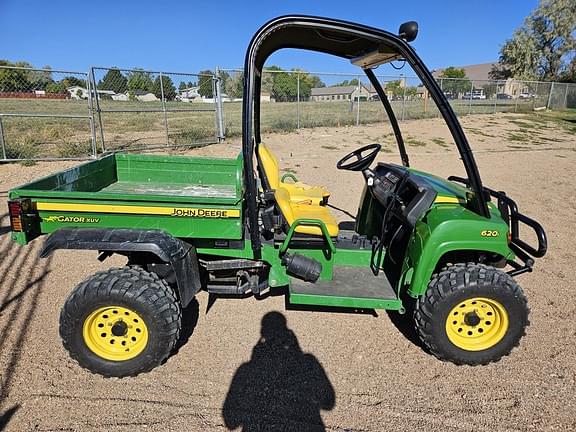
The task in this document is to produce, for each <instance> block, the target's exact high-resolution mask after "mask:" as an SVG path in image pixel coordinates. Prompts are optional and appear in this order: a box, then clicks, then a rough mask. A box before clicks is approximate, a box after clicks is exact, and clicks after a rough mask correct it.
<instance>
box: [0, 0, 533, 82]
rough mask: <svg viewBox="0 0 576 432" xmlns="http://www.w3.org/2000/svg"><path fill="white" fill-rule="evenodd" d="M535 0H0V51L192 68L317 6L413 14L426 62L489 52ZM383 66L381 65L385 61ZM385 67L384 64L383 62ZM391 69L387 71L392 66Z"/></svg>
mask: <svg viewBox="0 0 576 432" xmlns="http://www.w3.org/2000/svg"><path fill="white" fill-rule="evenodd" d="M537 3H538V1H537V0H497V1H495V0H485V1H479V0H445V1H442V0H411V1H403V2H399V1H390V0H381V1H378V2H374V1H358V2H355V1H350V0H347V1H342V0H331V1H325V0H307V1H304V0H290V1H280V0H268V1H266V2H263V1H248V0H243V1H225V0H218V1H199V0H190V1H183V0H179V1H175V0H163V1H159V0H155V1H148V0H139V1H133V0H115V1H110V0H95V1H89V2H78V1H75V2H71V1H68V2H65V1H61V0H49V1H46V0H34V1H26V0H0V59H6V60H10V61H17V60H24V61H28V62H29V63H32V64H33V65H34V66H37V67H42V66H45V65H50V66H51V67H52V68H53V69H64V70H73V71H75V70H78V71H86V70H87V69H88V68H89V67H90V66H105V67H111V66H116V67H120V68H134V67H140V68H144V69H147V70H154V71H158V70H162V71H169V72H198V71H200V70H204V69H212V70H213V69H214V68H215V67H216V66H219V67H221V68H234V67H239V66H241V65H242V64H243V59H244V53H245V49H246V46H247V44H248V42H249V41H250V38H251V37H252V34H253V33H254V32H255V31H256V30H257V29H258V28H259V27H260V26H261V25H262V24H264V23H265V22H266V21H268V20H269V19H271V18H273V17H275V16H279V15H285V14H307V15H321V16H327V17H331V18H339V19H345V20H348V21H355V22H359V23H362V24H367V25H370V26H373V27H378V28H382V29H385V30H389V31H392V32H396V31H397V29H398V26H399V25H400V24H401V23H402V22H404V21H409V20H415V21H417V22H418V23H419V26H420V32H419V35H418V38H417V39H416V41H415V42H413V43H412V44H413V45H414V46H415V48H416V50H417V52H418V53H419V55H420V57H421V58H422V59H423V60H424V62H425V63H426V64H427V65H428V67H429V68H430V69H438V68H443V67H447V66H464V65H469V64H477V63H487V62H491V61H495V60H497V59H498V52H499V49H500V47H501V46H502V44H503V43H504V41H505V40H506V39H507V38H509V37H511V35H512V33H513V32H514V29H515V28H517V27H518V26H520V25H521V24H522V22H523V21H524V18H525V17H526V16H527V15H528V14H529V13H530V11H531V10H532V9H534V8H535V7H536V6H537ZM272 64H276V65H278V66H281V67H283V68H286V69H291V68H301V69H305V70H308V71H315V72H324V71H326V72H346V73H348V72H357V71H358V69H357V68H356V67H355V66H353V65H351V64H349V63H347V62H346V61H344V60H342V59H338V58H334V57H330V56H328V55H322V54H317V53H307V52H303V51H298V50H283V51H280V52H278V53H276V54H274V55H273V56H272V57H271V58H270V59H269V61H268V62H267V65H272ZM386 67H388V68H389V67H390V66H386ZM379 72H381V73H385V72H394V71H392V70H384V71H381V70H379ZM395 75H397V72H396V73H395Z"/></svg>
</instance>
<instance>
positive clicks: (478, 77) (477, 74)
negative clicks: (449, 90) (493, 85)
mask: <svg viewBox="0 0 576 432" xmlns="http://www.w3.org/2000/svg"><path fill="white" fill-rule="evenodd" d="M496 63H497V62H492V63H480V64H474V65H468V66H457V67H456V69H464V72H465V73H466V77H467V78H468V79H469V80H472V81H488V80H490V71H491V70H492V66H494V65H495V64H496ZM443 71H444V69H438V70H435V71H434V72H433V73H432V75H434V77H435V78H439V77H440V76H441V75H442V72H443Z"/></svg>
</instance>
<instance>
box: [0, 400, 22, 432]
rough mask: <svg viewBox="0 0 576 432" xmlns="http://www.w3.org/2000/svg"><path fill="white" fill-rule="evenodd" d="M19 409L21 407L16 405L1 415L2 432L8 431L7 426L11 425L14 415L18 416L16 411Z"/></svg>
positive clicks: (0, 425)
mask: <svg viewBox="0 0 576 432" xmlns="http://www.w3.org/2000/svg"><path fill="white" fill-rule="evenodd" d="M19 408H20V405H14V406H13V407H12V408H10V409H8V410H6V412H4V413H2V414H0V431H3V430H4V429H6V426H8V423H10V419H11V418H12V416H13V415H14V414H16V411H18V409H19Z"/></svg>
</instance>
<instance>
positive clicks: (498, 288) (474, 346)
mask: <svg viewBox="0 0 576 432" xmlns="http://www.w3.org/2000/svg"><path fill="white" fill-rule="evenodd" d="M528 313H529V310H528V305H527V301H526V297H525V296H524V293H523V292H522V289H521V288H520V286H518V284H517V283H516V282H515V281H514V279H512V277H511V276H509V275H508V274H506V273H504V272H502V271H500V270H497V269H495V268H493V267H490V266H486V265H483V264H456V265H454V266H451V267H447V268H445V269H443V270H442V271H441V272H439V273H438V274H436V275H434V276H433V277H432V280H431V281H430V284H429V285H428V289H427V291H426V294H425V295H424V296H422V297H421V298H420V299H418V301H417V303H416V308H415V311H414V319H415V324H416V330H417V332H418V334H419V337H420V339H421V340H422V342H423V343H424V345H425V346H426V348H428V350H429V351H430V352H431V353H432V354H434V355H435V356H436V357H438V358H439V359H441V360H447V361H451V362H453V363H456V364H469V365H478V364H487V363H490V362H494V361H498V360H499V359H500V358H501V357H503V356H505V355H507V354H509V353H510V351H511V350H512V349H513V348H514V347H515V346H517V345H518V343H519V341H520V339H521V338H522V336H523V335H524V333H525V329H526V326H527V325H528Z"/></svg>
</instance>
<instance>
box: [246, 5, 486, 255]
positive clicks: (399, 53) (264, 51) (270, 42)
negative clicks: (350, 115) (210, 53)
mask: <svg viewBox="0 0 576 432" xmlns="http://www.w3.org/2000/svg"><path fill="white" fill-rule="evenodd" d="M284 48H296V49H304V50H309V51H317V52H322V53H326V54H332V55H335V56H338V57H342V58H345V59H349V60H351V59H354V58H358V57H361V56H363V55H366V54H368V53H369V52H374V51H380V52H382V51H384V52H388V53H390V54H391V55H392V56H395V58H402V59H404V60H405V61H406V62H408V64H409V65H410V66H411V67H412V69H413V70H414V72H415V73H416V75H417V76H418V78H420V80H421V81H422V83H423V84H424V86H425V87H426V89H427V90H428V92H429V94H430V96H431V97H432V100H433V101H434V102H435V103H436V105H437V106H438V109H439V111H440V113H441V114H442V117H443V118H444V121H445V122H446V125H447V126H448V129H449V130H450V132H451V134H452V137H453V139H454V142H455V143H456V147H457V148H458V152H459V153H460V157H461V159H462V162H463V164H464V167H465V169H466V174H467V178H468V184H469V186H470V189H471V190H472V192H473V196H472V199H471V201H470V203H471V209H472V210H474V211H475V212H476V213H478V214H479V215H481V216H484V217H486V218H489V217H490V213H489V210H488V206H487V202H486V196H485V194H484V193H483V186H482V180H481V179H480V173H479V172H478V167H477V165H476V161H475V160H474V156H473V154H472V149H471V148H470V145H469V144H468V140H467V139H466V136H465V135H464V131H463V130H462V127H461V126H460V123H459V122H458V119H457V117H456V114H455V113H454V111H453V110H452V108H451V106H450V104H449V102H448V101H447V100H446V97H445V96H444V93H443V92H442V90H441V89H440V87H439V86H438V84H437V83H436V80H435V79H434V77H433V76H432V74H431V73H430V71H429V70H428V68H427V67H426V66H425V65H424V63H423V62H422V60H421V59H420V57H418V55H417V54H416V52H415V51H414V49H413V48H412V47H411V46H410V45H409V44H408V43H407V42H406V41H404V40H403V39H402V38H400V37H399V36H397V35H395V34H392V33H390V32H387V31H384V30H380V29H377V28H374V27H368V26H364V25H361V24H356V23H351V22H347V21H341V20H335V19H330V18H322V17H314V16H306V15H289V16H281V17H278V18H275V19H273V20H271V21H269V22H268V23H266V24H265V25H264V26H262V27H261V28H260V29H259V30H258V31H257V32H256V33H255V35H254V36H253V37H252V40H251V41H250V44H249V45H248V49H247V51H246V57H245V61H244V92H243V102H242V153H243V158H244V171H245V174H246V176H245V186H246V192H245V198H246V210H247V220H248V227H249V230H250V239H251V242H252V250H253V252H254V255H255V258H260V257H261V256H260V250H261V247H262V244H261V239H260V233H259V225H258V208H257V198H258V197H257V193H258V190H257V185H256V179H255V177H254V159H253V158H254V147H255V145H258V144H260V142H261V136H260V97H259V95H260V90H261V84H262V71H263V67H264V63H265V61H266V59H268V57H269V56H270V55H271V54H272V53H274V52H276V51H278V50H280V49H284ZM364 72H365V73H366V75H367V77H368V79H369V80H370V82H371V84H372V85H373V86H374V89H375V90H376V92H377V94H378V96H379V97H380V100H381V101H382V104H383V105H384V109H385V110H386V113H387V115H388V117H389V119H390V123H391V125H392V128H393V130H394V135H395V136H396V141H397V144H398V148H399V151H400V157H401V159H402V163H403V164H404V166H409V160H408V155H407V154H406V148H405V146H404V141H403V139H402V134H401V132H400V128H399V126H398V121H397V119H396V116H395V115H394V112H393V110H392V107H391V106H390V102H389V101H388V98H387V97H386V94H385V92H384V90H383V89H382V86H381V85H380V83H379V82H378V80H377V78H376V76H375V75H374V72H373V71H372V70H371V69H364Z"/></svg>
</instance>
